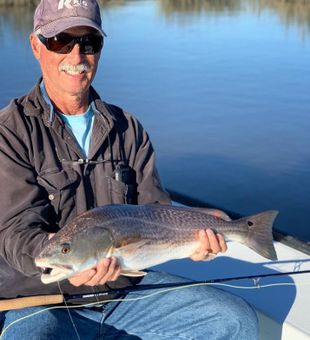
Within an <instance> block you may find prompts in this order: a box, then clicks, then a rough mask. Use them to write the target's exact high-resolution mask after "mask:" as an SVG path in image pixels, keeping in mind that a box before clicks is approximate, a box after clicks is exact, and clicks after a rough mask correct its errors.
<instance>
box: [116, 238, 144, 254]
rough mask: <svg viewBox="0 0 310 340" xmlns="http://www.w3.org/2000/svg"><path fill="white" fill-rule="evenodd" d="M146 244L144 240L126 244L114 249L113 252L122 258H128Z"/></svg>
mask: <svg viewBox="0 0 310 340" xmlns="http://www.w3.org/2000/svg"><path fill="white" fill-rule="evenodd" d="M146 244H147V241H146V240H143V241H138V242H133V243H128V244H126V245H124V246H120V247H117V248H115V252H116V253H118V254H121V255H122V256H130V255H132V254H133V253H136V252H137V250H138V249H139V248H142V247H143V246H145V245H146Z"/></svg>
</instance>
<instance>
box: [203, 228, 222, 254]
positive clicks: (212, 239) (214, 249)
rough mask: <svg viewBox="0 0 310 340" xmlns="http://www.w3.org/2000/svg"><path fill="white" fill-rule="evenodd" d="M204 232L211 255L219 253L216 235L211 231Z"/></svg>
mask: <svg viewBox="0 0 310 340" xmlns="http://www.w3.org/2000/svg"><path fill="white" fill-rule="evenodd" d="M206 232H207V235H208V238H209V242H210V249H211V253H213V254H217V253H219V252H220V251H221V248H220V244H219V240H218V238H217V236H216V234H215V233H214V232H213V230H211V229H207V230H206Z"/></svg>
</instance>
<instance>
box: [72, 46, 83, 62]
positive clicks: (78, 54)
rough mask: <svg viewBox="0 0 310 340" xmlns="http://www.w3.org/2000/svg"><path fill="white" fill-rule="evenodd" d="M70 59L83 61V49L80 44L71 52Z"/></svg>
mask: <svg viewBox="0 0 310 340" xmlns="http://www.w3.org/2000/svg"><path fill="white" fill-rule="evenodd" d="M70 57H72V58H74V60H81V59H82V58H83V54H82V53H81V48H80V45H79V44H77V43H76V44H75V45H74V46H73V49H72V51H71V52H70Z"/></svg>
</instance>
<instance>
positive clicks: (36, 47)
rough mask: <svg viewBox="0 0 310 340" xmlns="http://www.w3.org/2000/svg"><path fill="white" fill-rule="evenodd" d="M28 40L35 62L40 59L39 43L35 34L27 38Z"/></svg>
mask: <svg viewBox="0 0 310 340" xmlns="http://www.w3.org/2000/svg"><path fill="white" fill-rule="evenodd" d="M29 40H30V45H31V48H32V52H33V55H34V56H35V58H36V59H37V60H39V59H40V49H41V46H40V45H41V43H40V41H39V39H38V37H37V36H36V34H35V33H31V34H30V36H29Z"/></svg>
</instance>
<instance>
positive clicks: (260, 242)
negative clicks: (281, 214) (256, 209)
mask: <svg viewBox="0 0 310 340" xmlns="http://www.w3.org/2000/svg"><path fill="white" fill-rule="evenodd" d="M277 215H278V211H275V210H270V211H265V212H262V213H260V214H257V215H253V216H248V217H244V218H241V219H240V220H244V221H245V222H246V223H247V225H248V237H247V238H246V240H245V241H244V244H245V245H246V246H248V247H249V248H251V249H253V250H254V251H255V252H257V253H258V254H259V255H261V256H264V257H266V258H267V259H270V260H274V261H276V260H277V259H278V257H277V253H276V250H275V248H274V245H273V235H272V225H273V221H274V220H275V218H276V217H277Z"/></svg>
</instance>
